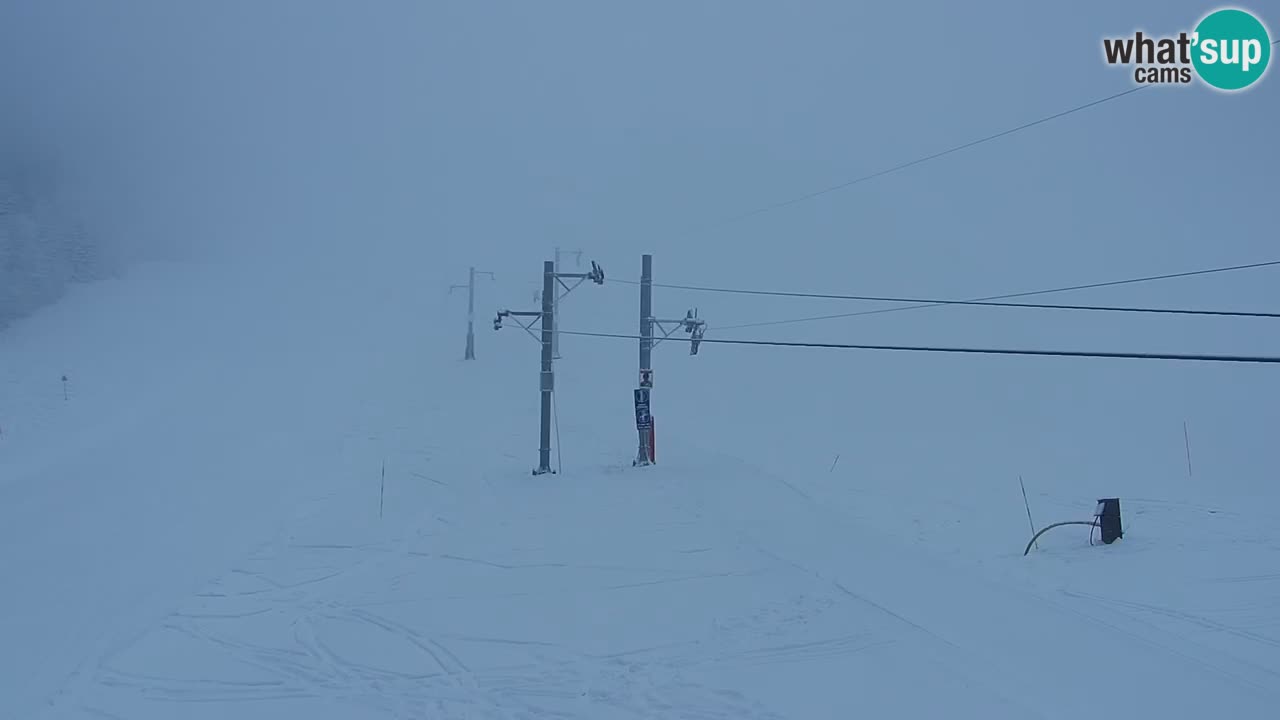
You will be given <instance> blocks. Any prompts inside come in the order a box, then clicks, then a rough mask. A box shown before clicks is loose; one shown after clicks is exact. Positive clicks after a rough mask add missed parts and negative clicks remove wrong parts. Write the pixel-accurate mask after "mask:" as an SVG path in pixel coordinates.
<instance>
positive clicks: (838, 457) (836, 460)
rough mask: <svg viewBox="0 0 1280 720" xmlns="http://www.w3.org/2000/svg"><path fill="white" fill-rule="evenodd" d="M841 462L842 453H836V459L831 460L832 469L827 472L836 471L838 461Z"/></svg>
mask: <svg viewBox="0 0 1280 720" xmlns="http://www.w3.org/2000/svg"><path fill="white" fill-rule="evenodd" d="M838 462H840V453H836V459H835V460H832V461H831V469H830V470H828V471H827V472H835V469H836V463H838Z"/></svg>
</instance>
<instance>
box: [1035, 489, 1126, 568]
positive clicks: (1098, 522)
mask: <svg viewBox="0 0 1280 720" xmlns="http://www.w3.org/2000/svg"><path fill="white" fill-rule="evenodd" d="M1064 525H1088V526H1089V544H1090V545H1093V544H1094V542H1093V533H1094V531H1101V533H1100V537H1101V539H1102V542H1103V544H1106V545H1110V544H1111V543H1113V542H1115V541H1116V540H1119V539H1120V538H1122V537H1124V529H1123V527H1122V526H1121V522H1120V498H1103V499H1101V500H1098V505H1097V507H1096V508H1094V511H1093V519H1092V520H1088V521H1085V520H1068V521H1066V522H1059V523H1054V524H1052V525H1046V526H1045V527H1043V528H1041V529H1040V531H1039V532H1037V533H1036V534H1035V535H1033V536H1032V537H1031V541H1030V542H1028V543H1027V549H1026V550H1023V551H1022V556H1023V557H1026V556H1027V554H1028V553H1030V552H1031V547H1032V546H1033V545H1035V544H1036V540H1038V539H1040V536H1041V535H1043V534H1045V533H1046V532H1048V531H1049V530H1052V529H1053V528H1056V527H1062V526H1064Z"/></svg>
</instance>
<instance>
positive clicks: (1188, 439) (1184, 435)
mask: <svg viewBox="0 0 1280 720" xmlns="http://www.w3.org/2000/svg"><path fill="white" fill-rule="evenodd" d="M1182 441H1183V442H1184V443H1186V445H1187V479H1188V480H1190V479H1191V435H1190V434H1189V433H1188V432H1187V421H1186V420H1183V421H1182Z"/></svg>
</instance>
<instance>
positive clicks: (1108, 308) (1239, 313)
mask: <svg viewBox="0 0 1280 720" xmlns="http://www.w3.org/2000/svg"><path fill="white" fill-rule="evenodd" d="M1277 264H1280V262H1278V263H1277ZM653 286H654V287H663V288H671V289H675V290H691V291H696V292H709V293H727V294H733V295H763V296H768V297H788V298H812V299H818V300H861V301H868V302H891V303H919V304H921V306H922V307H925V306H932V305H968V306H978V307H1002V308H1030V309H1037V310H1090V311H1099V312H1126V313H1163V314H1169V315H1220V316H1228V317H1253V318H1280V313H1274V312H1254V311H1246V310H1202V309H1194V308H1162V307H1132V306H1125V305H1064V304H1055V303H1017V302H998V301H990V300H939V299H936V298H909V297H892V296H883V295H836V294H827V293H811V292H784V291H776V290H749V289H743V288H719V287H703V286H697V285H670V284H659V283H654V284H653Z"/></svg>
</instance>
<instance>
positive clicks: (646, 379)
mask: <svg viewBox="0 0 1280 720" xmlns="http://www.w3.org/2000/svg"><path fill="white" fill-rule="evenodd" d="M640 387H642V388H651V387H653V369H652V368H641V369H640Z"/></svg>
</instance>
